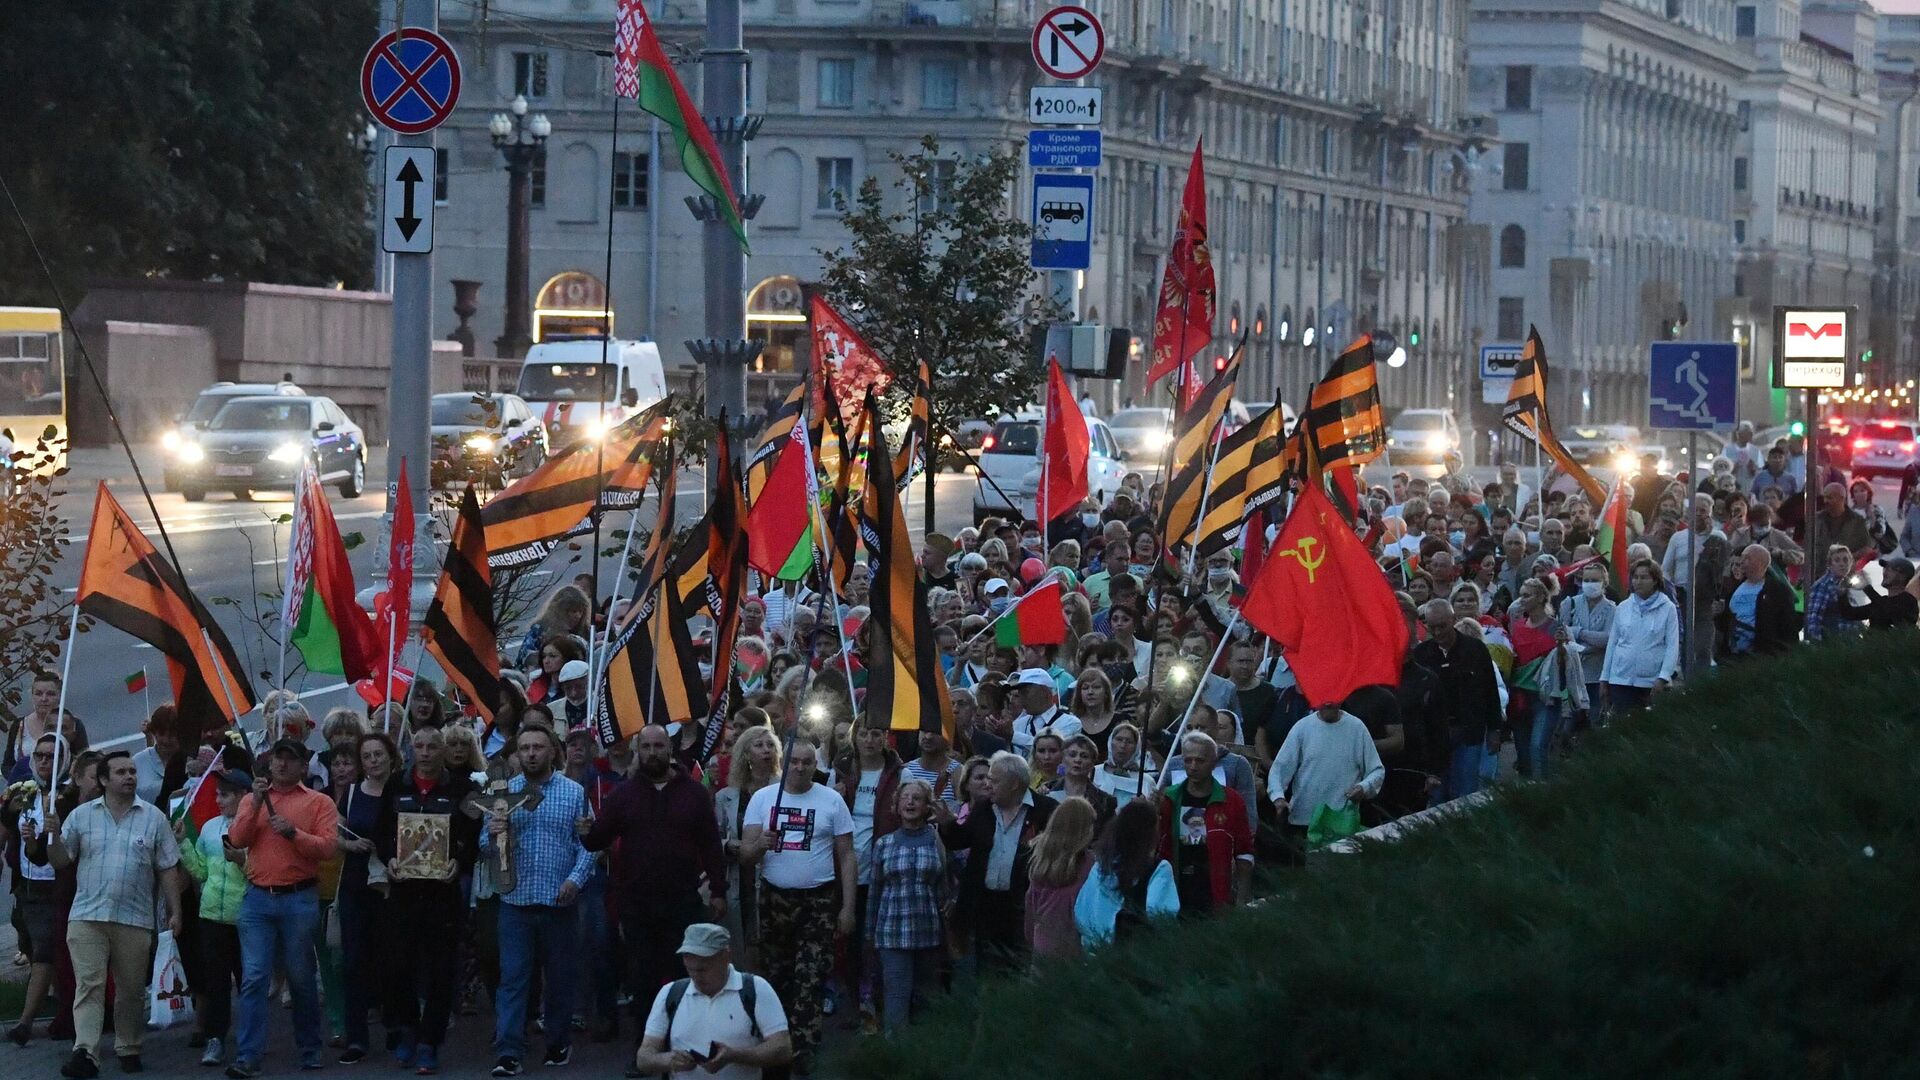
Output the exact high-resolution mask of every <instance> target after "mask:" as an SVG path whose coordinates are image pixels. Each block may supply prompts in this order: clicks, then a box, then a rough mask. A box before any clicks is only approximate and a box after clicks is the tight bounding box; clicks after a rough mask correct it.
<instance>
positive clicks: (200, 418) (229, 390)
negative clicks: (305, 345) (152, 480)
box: [160, 382, 306, 491]
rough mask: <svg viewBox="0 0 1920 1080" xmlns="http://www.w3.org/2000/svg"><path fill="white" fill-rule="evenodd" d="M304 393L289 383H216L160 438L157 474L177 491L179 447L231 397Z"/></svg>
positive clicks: (194, 435)
mask: <svg viewBox="0 0 1920 1080" xmlns="http://www.w3.org/2000/svg"><path fill="white" fill-rule="evenodd" d="M305 393H306V391H305V390H302V389H300V388H299V387H298V386H295V385H294V384H293V383H290V382H283V383H234V382H217V383H214V384H213V385H212V386H209V387H207V388H206V389H205V390H202V391H200V396H199V397H197V398H194V399H193V406H192V407H191V408H189V409H188V410H187V411H186V412H184V413H182V414H181V415H180V416H179V417H178V418H177V419H176V420H175V421H174V423H173V426H172V427H170V428H168V429H167V430H166V431H165V432H164V433H162V434H161V436H160V449H161V451H162V452H163V455H164V456H163V458H162V464H161V466H160V472H161V477H162V480H163V482H164V483H165V484H166V488H167V490H168V491H179V490H180V464H181V461H180V456H181V453H182V448H183V447H185V446H188V445H190V444H192V443H193V442H194V441H195V437H196V436H198V435H199V433H200V432H202V431H204V430H206V426H207V424H208V423H210V422H211V421H212V420H213V418H214V417H215V416H216V415H218V414H219V412H220V407H221V406H223V405H225V404H226V403H227V402H229V401H232V400H233V399H234V398H243V397H298V396H300V395H303V394H305Z"/></svg>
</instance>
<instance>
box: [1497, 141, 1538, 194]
mask: <svg viewBox="0 0 1920 1080" xmlns="http://www.w3.org/2000/svg"><path fill="white" fill-rule="evenodd" d="M1502 149H1503V151H1504V160H1503V161H1502V162H1501V163H1500V186H1501V187H1502V188H1503V189H1505V190H1507V191H1526V190H1528V188H1529V187H1530V185H1529V184H1528V183H1527V180H1528V176H1527V166H1528V164H1529V160H1530V157H1531V151H1532V149H1533V148H1532V147H1531V146H1529V145H1527V144H1526V143H1508V144H1507V145H1506V146H1505V147H1503V148H1502Z"/></svg>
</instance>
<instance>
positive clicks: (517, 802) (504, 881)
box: [460, 780, 545, 896]
mask: <svg viewBox="0 0 1920 1080" xmlns="http://www.w3.org/2000/svg"><path fill="white" fill-rule="evenodd" d="M543 798H545V796H544V795H543V794H542V793H541V791H540V789H539V788H523V789H522V790H520V791H509V790H507V781H505V780H493V781H489V782H488V784H487V789H486V790H485V791H474V792H469V793H468V795H467V797H466V798H465V799H464V800H462V801H461V803H460V809H461V810H462V811H463V812H465V813H467V814H469V815H471V816H473V817H476V818H481V817H494V816H498V817H500V818H503V819H507V820H508V821H509V822H510V821H511V818H512V814H513V812H514V811H515V810H532V809H534V808H535V807H537V806H539V805H540V801H541V800H542V799H543ZM495 848H496V850H495V852H494V858H495V860H496V861H495V863H494V876H493V877H494V892H495V893H496V894H498V895H500V896H505V895H507V894H508V893H511V892H512V891H513V890H514V887H515V886H516V885H518V884H519V883H520V882H519V878H518V875H517V874H515V873H514V869H513V827H512V825H511V824H509V825H508V827H507V831H506V832H504V833H501V834H500V842H499V843H498V844H497V845H495Z"/></svg>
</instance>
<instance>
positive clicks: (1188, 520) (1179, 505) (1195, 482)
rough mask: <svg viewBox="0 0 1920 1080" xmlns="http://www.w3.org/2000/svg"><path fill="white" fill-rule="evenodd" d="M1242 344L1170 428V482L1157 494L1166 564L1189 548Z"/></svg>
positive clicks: (1236, 377) (1235, 379) (1236, 376)
mask: <svg viewBox="0 0 1920 1080" xmlns="http://www.w3.org/2000/svg"><path fill="white" fill-rule="evenodd" d="M1246 340H1247V339H1246V337H1245V336H1244V335H1242V337H1241V339H1240V344H1239V345H1236V346H1235V347H1234V350H1233V355H1232V356H1229V357H1227V360H1226V363H1225V364H1224V365H1222V366H1221V368H1220V370H1219V371H1216V372H1214V375H1213V378H1211V379H1209V380H1207V383H1206V385H1205V386H1202V387H1201V388H1200V393H1199V396H1197V397H1195V398H1194V401H1193V404H1192V405H1190V406H1188V407H1187V408H1186V410H1185V411H1183V412H1181V414H1180V419H1179V420H1178V422H1177V423H1176V424H1175V426H1174V434H1173V466H1172V468H1171V469H1169V470H1168V472H1167V475H1168V477H1170V479H1169V480H1168V481H1167V483H1166V486H1165V487H1164V488H1162V489H1161V492H1160V542H1161V544H1162V545H1164V547H1165V554H1166V556H1167V557H1168V558H1172V557H1173V556H1174V555H1175V553H1176V552H1178V551H1183V550H1185V549H1186V547H1187V545H1189V544H1191V543H1192V542H1193V527H1194V525H1195V524H1196V522H1197V521H1198V519H1199V516H1200V503H1201V500H1202V499H1203V498H1204V497H1205V495H1206V489H1207V478H1208V475H1209V472H1210V470H1211V468H1212V466H1213V460H1214V454H1215V444H1216V442H1217V440H1216V439H1215V436H1216V434H1217V433H1218V432H1219V428H1220V417H1222V416H1223V415H1225V414H1226V411H1227V405H1228V403H1229V402H1231V401H1232V400H1233V390H1234V386H1235V384H1236V383H1237V382H1238V381H1239V378H1240V359H1241V357H1242V356H1244V355H1245V354H1246V349H1245V345H1246Z"/></svg>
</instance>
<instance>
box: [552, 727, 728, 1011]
mask: <svg viewBox="0 0 1920 1080" xmlns="http://www.w3.org/2000/svg"><path fill="white" fill-rule="evenodd" d="M638 744H639V745H638V747H637V748H636V750H635V753H634V763H635V764H634V773H633V778H632V779H630V780H628V781H627V782H626V783H624V784H621V785H620V786H619V787H618V788H617V789H615V790H614V791H613V792H612V793H611V794H609V795H608V796H607V797H606V800H605V801H604V802H602V803H601V805H600V817H599V819H598V820H597V821H595V822H594V823H593V828H592V829H591V830H589V831H588V833H587V836H586V840H585V841H584V843H585V844H586V848H587V850H588V851H604V850H606V849H607V848H609V847H612V846H613V845H614V844H615V843H618V844H619V846H620V852H619V856H618V858H616V859H615V860H614V864H613V893H614V895H615V896H617V897H619V903H620V931H621V936H622V937H623V938H624V940H625V941H626V948H627V964H628V968H627V970H628V974H629V975H630V976H631V978H632V980H633V981H632V982H631V983H630V984H629V988H630V989H631V991H632V993H633V1001H634V1007H635V1008H636V1009H638V1010H642V1013H641V1015H640V1019H642V1020H644V1019H645V1015H644V1010H645V1009H647V1008H648V1007H649V1006H650V1005H652V1004H653V996H654V991H655V990H657V989H659V988H660V986H662V985H663V984H665V983H666V982H668V981H669V980H671V979H672V978H674V976H675V975H676V973H677V971H678V961H677V960H676V959H675V956H674V950H675V949H678V948H679V947H680V940H681V938H682V937H683V936H684V935H685V934H686V931H687V927H689V926H691V925H693V924H694V923H697V922H707V921H712V922H719V921H721V920H723V919H725V918H726V914H727V887H726V882H727V862H726V856H725V854H724V853H723V852H722V851H721V847H720V826H719V823H718V819H716V818H715V817H714V813H713V796H712V795H709V794H708V793H707V789H706V788H705V787H703V786H702V785H701V784H700V783H699V781H696V780H694V779H693V778H692V777H690V776H688V775H687V772H686V770H685V769H682V768H681V767H679V766H678V765H676V764H674V761H673V740H672V739H670V738H669V737H668V736H667V729H666V728H665V727H663V726H661V725H659V724H649V725H647V726H646V727H645V728H643V729H642V730H641V732H640V735H639V737H638ZM703 878H704V880H705V881H707V882H708V883H709V884H710V885H711V886H712V892H713V896H712V898H711V899H709V900H707V901H706V902H705V903H702V902H701V899H700V884H701V881H702V879H703Z"/></svg>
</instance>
